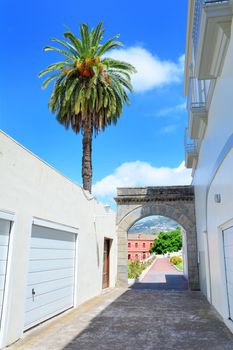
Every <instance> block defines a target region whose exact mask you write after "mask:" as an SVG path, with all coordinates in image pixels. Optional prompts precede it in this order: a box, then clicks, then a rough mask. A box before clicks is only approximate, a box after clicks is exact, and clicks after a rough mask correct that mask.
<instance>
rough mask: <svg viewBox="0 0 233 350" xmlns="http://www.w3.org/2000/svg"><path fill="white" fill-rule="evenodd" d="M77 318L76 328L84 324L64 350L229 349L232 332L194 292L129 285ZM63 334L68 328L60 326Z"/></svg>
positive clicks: (198, 293)
mask: <svg viewBox="0 0 233 350" xmlns="http://www.w3.org/2000/svg"><path fill="white" fill-rule="evenodd" d="M110 298H111V297H110ZM99 308H100V305H96V307H95V309H96V310H98V309H99ZM92 312H93V311H92ZM95 312H96V311H95ZM88 314H89V315H88V316H89V317H90V312H89V313H88ZM94 316H95V315H94ZM83 317H84V319H83V320H81V319H77V320H76V322H77V326H78V325H80V323H81V324H82V322H84V323H88V326H87V327H86V328H85V329H84V330H83V331H81V332H80V333H79V334H77V336H76V337H74V338H73V339H72V341H70V343H68V344H67V345H66V346H65V347H64V348H63V349H64V350H72V349H80V350H91V349H95V350H122V349H128V350H130V349H141V350H150V349H151V350H152V349H155V348H156V349H172V348H174V346H175V348H179V349H190V350H192V349H194V348H195V349H202V350H209V349H216V350H217V349H218V350H227V349H228V350H229V349H231V348H232V344H233V336H232V334H231V333H230V332H229V331H228V329H227V328H226V326H225V325H224V324H223V322H221V321H220V320H219V319H218V318H217V316H216V315H215V313H214V311H212V309H210V306H209V304H208V302H207V301H206V299H205V298H204V296H202V294H201V293H200V292H187V291H183V292H178V291H177V292H175V291H149V290H141V291H139V290H133V289H131V290H127V291H126V292H125V293H123V294H122V295H121V296H120V297H118V298H117V299H116V300H115V301H113V302H112V303H111V304H110V305H108V306H107V307H106V308H105V309H104V310H103V311H102V312H100V313H99V314H98V315H97V316H95V317H94V318H93V319H92V320H87V315H86V313H85V316H83ZM73 322H74V321H73ZM73 326H75V325H74V324H73ZM63 332H66V333H67V332H68V330H67V331H66V329H65V327H63ZM207 335H208V336H207Z"/></svg>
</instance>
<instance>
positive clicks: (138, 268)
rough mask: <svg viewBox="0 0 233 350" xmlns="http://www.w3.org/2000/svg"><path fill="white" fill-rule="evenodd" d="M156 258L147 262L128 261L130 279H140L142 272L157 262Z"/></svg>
mask: <svg viewBox="0 0 233 350" xmlns="http://www.w3.org/2000/svg"><path fill="white" fill-rule="evenodd" d="M155 258H156V257H155V256H153V257H152V258H151V259H149V260H147V261H139V260H129V261H128V278H138V277H139V276H140V275H141V273H142V271H143V270H145V269H146V268H147V267H149V266H150V265H151V264H152V262H153V261H154V260H155Z"/></svg>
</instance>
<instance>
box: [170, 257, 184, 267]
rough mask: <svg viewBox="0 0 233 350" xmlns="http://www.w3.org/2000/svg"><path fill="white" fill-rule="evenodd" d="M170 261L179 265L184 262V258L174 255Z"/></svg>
mask: <svg viewBox="0 0 233 350" xmlns="http://www.w3.org/2000/svg"><path fill="white" fill-rule="evenodd" d="M170 263H171V264H174V265H178V264H180V263H182V258H181V257H180V256H173V257H171V258H170Z"/></svg>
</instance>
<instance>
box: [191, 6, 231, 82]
mask: <svg viewBox="0 0 233 350" xmlns="http://www.w3.org/2000/svg"><path fill="white" fill-rule="evenodd" d="M232 14H233V7H232V1H223V2H217V3H212V4H211V3H210V4H206V5H205V6H203V8H202V13H201V21H200V27H199V37H198V46H197V53H196V67H195V69H196V75H197V77H198V79H203V80H205V79H206V80H208V79H214V78H217V77H218V76H219V75H220V74H221V69H222V66H223V62H224V58H225V55H226V51H227V47H228V44H229V39H230V36H231V22H232Z"/></svg>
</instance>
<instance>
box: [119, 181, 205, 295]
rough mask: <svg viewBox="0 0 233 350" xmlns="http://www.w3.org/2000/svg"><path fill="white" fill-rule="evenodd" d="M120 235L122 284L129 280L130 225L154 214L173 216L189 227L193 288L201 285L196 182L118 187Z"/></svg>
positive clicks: (190, 275) (182, 224) (190, 274)
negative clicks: (195, 201)
mask: <svg viewBox="0 0 233 350" xmlns="http://www.w3.org/2000/svg"><path fill="white" fill-rule="evenodd" d="M115 200H116V202H117V235H118V272H117V284H118V286H126V285H127V281H128V276H127V274H128V255H127V253H128V246H127V240H128V238H127V235H128V230H129V228H130V227H131V226H132V225H133V224H134V223H135V222H137V221H138V220H140V219H142V218H145V217H147V216H151V215H161V216H165V217H169V218H171V219H173V220H175V221H176V222H177V223H179V224H180V225H181V226H182V227H183V228H184V230H185V231H186V241H187V258H188V261H187V265H188V266H187V268H188V282H189V288H190V289H192V290H198V289H199V278H198V261H197V239H196V223H195V209H194V192H193V188H192V186H171V187H149V188H148V187H147V188H130V189H129V188H126V189H122V188H121V189H118V197H117V198H116V199H115Z"/></svg>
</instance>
